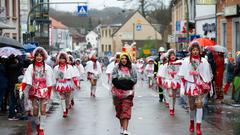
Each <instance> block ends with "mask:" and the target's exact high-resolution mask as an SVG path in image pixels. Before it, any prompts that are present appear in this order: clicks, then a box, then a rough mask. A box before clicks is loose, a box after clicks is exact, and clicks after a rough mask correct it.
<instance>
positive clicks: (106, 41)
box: [98, 24, 121, 56]
mask: <svg viewBox="0 0 240 135" xmlns="http://www.w3.org/2000/svg"><path fill="white" fill-rule="evenodd" d="M120 26H121V25H119V24H109V25H101V26H100V29H99V32H100V44H99V47H98V55H99V56H104V55H105V56H112V54H113V53H114V52H115V51H114V52H113V50H115V48H114V46H113V42H114V41H113V37H112V35H113V33H114V32H115V31H116V30H118V29H119V28H120Z"/></svg>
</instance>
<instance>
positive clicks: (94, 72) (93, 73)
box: [85, 60, 102, 79]
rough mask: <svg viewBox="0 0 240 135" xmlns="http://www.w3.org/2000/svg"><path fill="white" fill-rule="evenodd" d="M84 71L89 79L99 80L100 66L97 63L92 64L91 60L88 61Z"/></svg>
mask: <svg viewBox="0 0 240 135" xmlns="http://www.w3.org/2000/svg"><path fill="white" fill-rule="evenodd" d="M95 64H96V65H95ZM85 71H86V72H87V73H88V77H89V79H99V77H100V75H101V74H102V68H101V64H100V63H99V62H98V61H96V63H94V62H93V61H92V60H90V61H88V62H87V64H86V67H85Z"/></svg>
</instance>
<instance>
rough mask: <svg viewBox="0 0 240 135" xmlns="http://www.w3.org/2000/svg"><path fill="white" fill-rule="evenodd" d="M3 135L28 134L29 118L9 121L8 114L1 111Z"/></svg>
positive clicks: (0, 123) (0, 129)
mask: <svg viewBox="0 0 240 135" xmlns="http://www.w3.org/2000/svg"><path fill="white" fill-rule="evenodd" d="M0 121H1V122H0V131H1V135H26V131H27V129H26V128H27V120H17V121H9V120H8V117H7V114H6V113H2V112H0Z"/></svg>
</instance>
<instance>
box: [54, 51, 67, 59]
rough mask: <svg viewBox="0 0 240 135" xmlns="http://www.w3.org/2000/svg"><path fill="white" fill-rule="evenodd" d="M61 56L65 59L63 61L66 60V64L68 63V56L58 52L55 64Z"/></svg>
mask: <svg viewBox="0 0 240 135" xmlns="http://www.w3.org/2000/svg"><path fill="white" fill-rule="evenodd" d="M61 56H64V57H65V59H66V62H68V61H69V57H68V54H67V53H66V52H63V51H60V52H59V53H58V55H57V59H56V60H57V62H59V59H60V57H61Z"/></svg>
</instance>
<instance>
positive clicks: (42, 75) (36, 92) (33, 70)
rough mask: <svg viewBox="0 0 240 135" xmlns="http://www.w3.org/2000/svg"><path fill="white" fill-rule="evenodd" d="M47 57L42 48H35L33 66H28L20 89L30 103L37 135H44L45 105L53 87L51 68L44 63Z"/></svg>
mask: <svg viewBox="0 0 240 135" xmlns="http://www.w3.org/2000/svg"><path fill="white" fill-rule="evenodd" d="M47 56H48V54H47V52H46V50H45V49H44V48H42V47H37V48H35V49H34V51H33V57H34V59H33V64H31V65H29V66H28V68H27V70H26V72H25V74H24V77H23V81H22V88H21V89H22V90H23V91H24V93H25V96H26V97H28V98H29V99H30V100H31V101H32V106H33V120H34V122H35V123H36V126H37V127H36V128H37V132H38V135H44V126H45V120H46V105H47V102H48V100H49V98H50V96H51V95H50V94H51V90H52V86H53V78H52V75H53V71H52V68H51V67H50V66H48V65H47V64H46V63H45V62H44V60H46V58H47ZM20 93H21V92H20ZM20 96H21V95H20ZM39 110H40V111H39Z"/></svg>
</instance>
